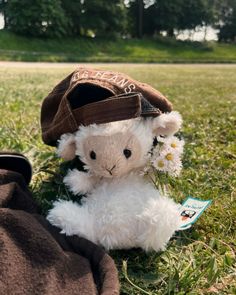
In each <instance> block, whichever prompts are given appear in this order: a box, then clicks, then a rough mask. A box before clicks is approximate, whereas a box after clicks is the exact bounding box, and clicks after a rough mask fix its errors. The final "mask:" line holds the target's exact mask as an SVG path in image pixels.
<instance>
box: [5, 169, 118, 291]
mask: <svg viewBox="0 0 236 295" xmlns="http://www.w3.org/2000/svg"><path fill="white" fill-rule="evenodd" d="M0 294H1V295H53V294H55V295H72V294H73V295H79V294H81V295H95V294H103V295H112V294H119V283H118V276H117V270H116V267H115V264H114V262H113V260H112V259H111V257H110V256H109V255H108V254H106V253H105V252H104V251H103V250H102V249H101V248H99V247H98V246H96V245H94V244H93V243H91V242H89V241H88V240H85V239H83V238H79V237H75V236H74V237H66V236H65V235H62V234H60V233H59V230H58V229H57V228H55V227H53V226H51V225H50V224H49V223H48V222H47V221H46V220H45V218H44V217H42V216H40V215H38V214H37V206H36V204H35V203H34V201H33V199H32V198H31V195H30V193H29V191H28V189H27V187H26V185H25V183H24V181H23V178H22V177H21V175H20V174H18V173H13V172H9V171H6V170H0Z"/></svg>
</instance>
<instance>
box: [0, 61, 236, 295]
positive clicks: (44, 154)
mask: <svg viewBox="0 0 236 295" xmlns="http://www.w3.org/2000/svg"><path fill="white" fill-rule="evenodd" d="M19 66H20V65H18V66H17V67H16V68H15V67H14V65H13V66H11V67H9V66H8V67H5V66H2V65H1V68H0V109H1V117H0V149H5V150H8V149H12V150H16V151H19V152H24V154H25V155H27V156H28V157H29V159H30V161H31V162H32V164H33V168H34V176H33V180H32V183H31V189H32V190H33V194H34V196H35V198H36V199H37V200H38V201H39V202H40V204H41V205H42V207H43V209H44V213H46V211H47V210H48V209H49V208H50V207H51V206H52V202H53V201H54V200H55V199H57V198H58V197H60V198H65V199H68V198H70V197H71V196H70V195H69V193H68V191H67V190H65V188H64V186H63V184H62V178H63V175H64V173H65V169H66V167H65V166H64V167H63V169H62V170H60V171H59V165H61V161H60V160H59V159H58V158H57V157H56V156H55V150H54V149H53V148H51V147H48V146H46V145H44V144H43V143H42V140H41V134H40V124H39V117H40V106H41V102H42V99H43V97H45V96H46V95H47V94H48V93H49V91H51V89H52V88H53V87H54V86H55V85H56V83H58V81H60V80H61V79H63V78H64V77H65V76H66V75H68V74H69V73H70V72H72V71H73V70H74V67H73V66H66V67H65V66H62V65H60V66H58V67H57V66H56V65H44V67H43V66H41V67H38V68H35V65H33V66H31V67H30V66H26V65H23V66H22V68H19ZM94 67H98V65H94ZM99 67H100V68H101V69H107V70H111V71H120V72H125V73H127V74H128V75H131V76H132V77H134V78H135V79H138V80H140V81H143V82H146V83H149V84H151V85H152V86H153V87H155V88H157V89H159V90H160V91H161V92H163V93H164V94H165V95H167V96H168V97H169V99H170V100H171V102H172V103H173V105H174V109H175V110H178V111H180V112H181V113H182V115H183V118H184V124H183V130H182V136H183V137H184V139H185V142H186V144H185V153H184V163H183V164H184V169H183V173H182V175H181V176H180V178H178V179H173V180H172V181H171V182H170V183H169V190H170V196H171V197H173V198H174V199H175V200H176V201H178V202H182V201H183V199H184V198H185V197H186V196H187V195H191V196H193V197H199V198H202V199H212V200H213V202H212V205H211V206H210V207H209V208H208V209H207V210H206V211H205V212H204V214H203V215H202V216H201V217H200V219H199V220H198V221H197V222H196V223H195V224H194V226H193V227H192V228H190V229H189V230H187V231H184V232H179V233H177V234H176V235H175V237H174V238H173V239H172V240H171V241H170V243H169V245H168V247H167V250H166V251H164V252H160V253H154V252H152V253H145V252H144V251H142V250H140V249H132V250H128V251H125V250H123V251H111V252H110V254H111V256H112V257H113V258H114V259H115V262H116V265H117V267H118V270H119V276H120V281H121V294H122V295H123V294H128V295H131V294H132V295H141V294H149V295H159V294H160V295H167V294H168V295H169V294H178V295H185V294H189V295H190V294H191V295H192V294H193V295H194V294H196V295H204V294H228V295H233V294H236V287H235V286H236V268H235V267H236V251H235V250H236V244H235V243H236V224H235V216H236V201H235V199H236V194H235V192H236V191H235V188H236V175H235V159H236V149H235V136H236V131H235V124H236V118H235V114H236V105H235V100H236V83H235V80H236V66H235V65H153V64H151V65H129V66H127V67H124V65H123V64H122V65H119V64H117V65H106V66H104V65H103V66H101V65H99Z"/></svg>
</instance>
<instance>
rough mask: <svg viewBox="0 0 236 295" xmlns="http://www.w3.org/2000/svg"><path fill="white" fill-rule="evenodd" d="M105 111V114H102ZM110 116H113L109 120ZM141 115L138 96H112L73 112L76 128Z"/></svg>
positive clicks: (135, 94)
mask: <svg viewBox="0 0 236 295" xmlns="http://www.w3.org/2000/svg"><path fill="white" fill-rule="evenodd" d="M104 110H106V112H104ZM111 114H113V116H112V118H111ZM140 114H141V97H140V94H137V93H134V94H131V95H126V96H125V95H120V96H114V97H111V98H109V99H106V100H102V101H98V102H94V103H91V104H88V105H85V106H83V107H81V108H78V109H75V110H73V115H74V118H75V120H76V123H77V126H79V125H81V124H83V125H89V124H93V123H96V124H101V123H109V122H111V120H112V121H120V120H126V119H130V118H136V117H138V116H140Z"/></svg>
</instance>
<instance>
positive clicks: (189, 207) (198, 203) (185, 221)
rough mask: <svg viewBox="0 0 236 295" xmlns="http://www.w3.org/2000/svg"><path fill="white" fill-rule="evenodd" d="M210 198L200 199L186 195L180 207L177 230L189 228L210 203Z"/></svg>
mask: <svg viewBox="0 0 236 295" xmlns="http://www.w3.org/2000/svg"><path fill="white" fill-rule="evenodd" d="M211 202H212V200H200V199H196V198H192V197H187V199H186V200H185V201H184V202H183V204H182V206H181V207H180V218H181V224H180V227H179V230H185V229H187V228H190V227H191V226H192V224H194V223H195V222H196V221H197V219H198V218H199V217H200V216H201V215H202V213H203V211H205V210H206V208H207V207H208V206H209V205H210V204H211Z"/></svg>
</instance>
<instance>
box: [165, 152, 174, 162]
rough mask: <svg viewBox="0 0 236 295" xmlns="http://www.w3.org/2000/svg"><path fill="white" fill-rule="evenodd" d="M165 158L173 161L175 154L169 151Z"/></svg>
mask: <svg viewBox="0 0 236 295" xmlns="http://www.w3.org/2000/svg"><path fill="white" fill-rule="evenodd" d="M165 158H166V160H168V161H172V160H173V155H172V154H171V153H169V154H167V155H166V156H165Z"/></svg>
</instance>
